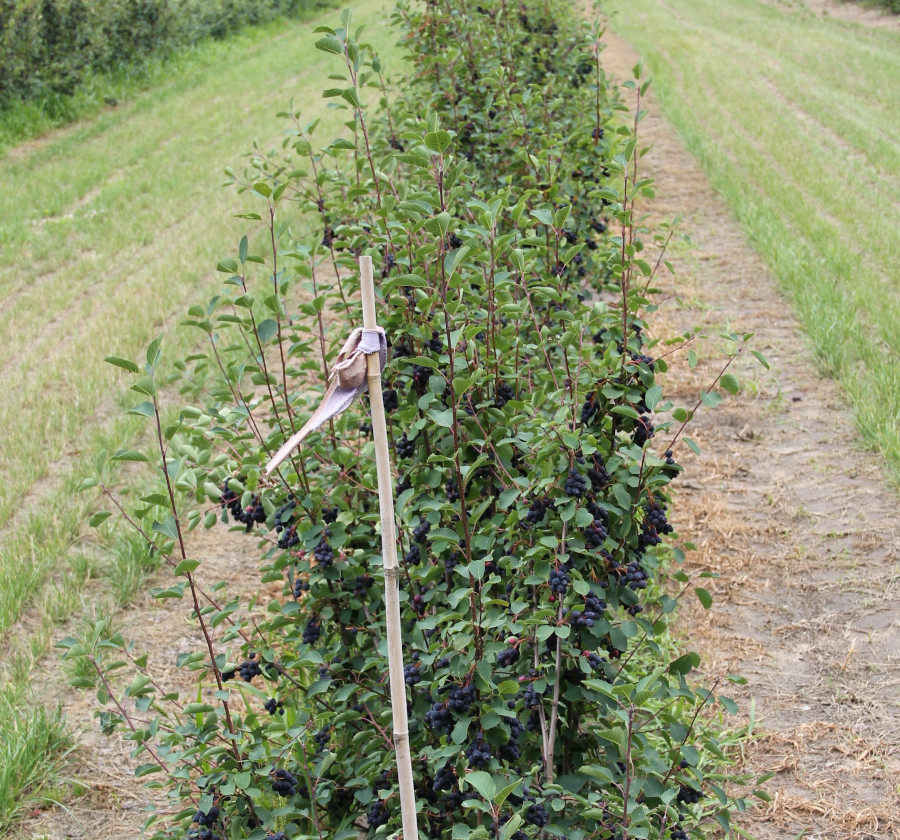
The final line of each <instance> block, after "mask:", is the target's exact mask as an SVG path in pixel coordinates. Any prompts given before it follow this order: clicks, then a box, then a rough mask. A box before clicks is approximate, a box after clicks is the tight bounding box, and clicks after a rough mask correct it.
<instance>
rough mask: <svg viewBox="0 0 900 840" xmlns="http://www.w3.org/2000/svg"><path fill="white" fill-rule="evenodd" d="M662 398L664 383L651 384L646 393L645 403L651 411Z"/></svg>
mask: <svg viewBox="0 0 900 840" xmlns="http://www.w3.org/2000/svg"><path fill="white" fill-rule="evenodd" d="M661 399H662V385H651V386H650V387H649V388H648V389H647V393H646V394H644V403H645V404H646V406H647V408H649V409H650V410H651V411H653V409H655V408H656V406H657V405H659V401H660V400H661Z"/></svg>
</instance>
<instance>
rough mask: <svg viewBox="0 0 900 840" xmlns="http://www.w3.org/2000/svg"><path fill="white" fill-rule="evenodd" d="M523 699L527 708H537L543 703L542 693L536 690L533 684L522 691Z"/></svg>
mask: <svg viewBox="0 0 900 840" xmlns="http://www.w3.org/2000/svg"><path fill="white" fill-rule="evenodd" d="M522 700H523V701H524V702H525V708H526V709H532V710H537V709H539V708H540V705H541V695H540V694H539V693H538V692H537V691H535V688H534V686H533V685H529V686H527V687H526V688H525V690H524V691H523V692H522Z"/></svg>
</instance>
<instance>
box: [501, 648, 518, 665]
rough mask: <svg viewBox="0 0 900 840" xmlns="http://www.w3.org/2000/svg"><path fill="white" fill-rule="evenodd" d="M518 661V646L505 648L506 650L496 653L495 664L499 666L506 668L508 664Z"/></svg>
mask: <svg viewBox="0 0 900 840" xmlns="http://www.w3.org/2000/svg"><path fill="white" fill-rule="evenodd" d="M518 661H519V649H518V648H515V647H513V648H507V649H506V650H501V651H500V653H498V654H497V664H498V665H499V666H500V667H501V668H508V667H509V666H510V665H513V664H515V663H516V662H518Z"/></svg>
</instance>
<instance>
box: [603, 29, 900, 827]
mask: <svg viewBox="0 0 900 840" xmlns="http://www.w3.org/2000/svg"><path fill="white" fill-rule="evenodd" d="M605 40H606V42H607V44H608V47H607V50H606V52H605V53H604V59H605V61H604V64H605V66H606V67H607V70H608V72H611V73H612V74H613V75H615V76H616V77H618V78H619V79H625V78H629V77H630V70H631V68H632V67H633V66H634V64H635V63H636V62H637V58H638V56H637V54H636V53H634V52H633V50H632V49H631V47H630V46H629V45H628V44H626V43H625V42H624V41H623V40H621V39H620V38H618V37H616V36H615V35H613V34H611V33H608V34H607V36H606V39H605ZM644 107H647V108H649V115H648V117H647V118H646V119H645V120H644V121H642V123H641V134H642V140H643V142H642V143H640V144H639V145H640V146H652V150H651V151H650V153H649V154H648V155H647V156H646V158H645V159H644V162H645V163H644V176H647V175H649V176H650V177H653V178H654V179H655V180H656V189H657V195H658V198H657V199H656V200H655V201H654V202H653V203H652V205H650V206H648V207H647V208H646V209H647V210H649V211H650V212H651V213H652V221H651V226H652V225H653V223H657V224H658V223H660V222H663V221H666V220H667V219H671V218H674V217H675V216H677V215H681V216H683V222H682V224H681V229H682V230H683V231H684V232H686V233H689V234H690V236H691V239H692V240H693V244H694V247H693V248H692V249H690V250H688V249H686V248H682V249H679V250H676V251H675V253H674V258H673V260H672V262H673V264H674V266H675V268H676V271H677V276H676V277H674V278H673V277H671V276H670V277H663V278H662V280H661V283H660V285H661V286H662V288H663V289H665V290H667V291H669V292H670V294H671V298H670V299H669V301H668V302H667V303H666V304H665V305H664V306H663V310H662V313H661V314H662V318H661V319H660V318H659V317H658V316H657V317H656V318H655V320H654V321H653V322H652V323H653V326H654V327H655V328H656V329H657V330H659V329H660V326H661V325H662V327H663V329H662V333H661V334H662V335H665V334H680V333H682V332H683V331H685V330H688V329H692V328H694V327H696V326H699V327H701V328H702V329H703V330H704V331H705V332H706V333H707V334H708V335H709V336H711V338H710V339H709V340H706V341H703V342H701V344H700V347H699V348H695V349H697V350H698V355H700V357H701V363H700V365H699V366H698V367H697V369H696V370H695V371H694V372H693V374H691V372H690V371H689V370H688V369H687V365H686V364H682V365H677V364H675V365H673V368H674V369H673V370H672V372H670V374H669V376H668V391H667V395H668V396H670V397H672V398H674V399H675V400H676V403H681V404H684V405H693V403H694V401H696V399H697V395H698V391H699V390H700V388H702V387H705V385H706V383H708V382H709V381H710V380H711V379H712V378H713V376H714V375H715V372H716V370H717V369H718V368H720V367H721V365H722V357H721V356H720V355H718V349H717V348H718V345H719V342H717V341H716V338H715V337H716V335H717V333H719V332H721V331H723V330H726V331H729V332H731V331H734V332H738V333H746V332H752V333H754V337H753V339H752V341H751V344H750V346H751V348H752V349H756V350H759V351H760V352H762V353H764V354H765V355H766V357H767V358H768V360H769V362H770V364H771V368H772V369H771V371H765V370H763V369H762V368H760V367H759V366H758V365H756V363H755V362H754V361H753V360H752V359H746V360H740V362H739V364H738V368H739V369H740V370H739V373H740V374H742V375H743V378H745V380H748V387H746V388H745V390H744V391H743V392H742V393H741V394H740V395H739V396H738V397H737V398H734V399H726V402H725V403H724V404H723V405H722V406H720V407H719V408H718V409H716V410H713V411H708V410H704V411H703V412H702V413H700V414H699V415H698V417H697V418H696V420H695V422H694V424H693V425H692V427H691V436H692V437H693V438H694V439H695V440H696V441H697V442H698V443H699V445H700V446H701V448H702V455H701V456H699V457H697V456H693V455H691V453H690V452H689V451H687V450H686V448H683V449H682V451H681V452H679V453H677V454H678V456H679V457H680V458H682V459H683V460H684V462H685V463H686V466H687V468H686V473H685V478H684V480H682V481H681V482H680V494H679V497H678V499H677V503H676V506H675V508H674V513H673V520H674V524H675V525H676V527H677V528H678V531H679V535H680V537H681V538H682V539H684V540H686V541H690V542H693V543H695V544H696V545H697V547H698V550H696V551H690V552H688V560H687V564H686V565H687V570H688V571H691V572H701V571H704V570H709V571H712V572H715V573H717V574H718V575H719V577H718V579H716V580H714V581H712V585H711V586H710V589H711V590H712V591H713V594H714V596H715V603H714V605H713V607H712V609H710V610H709V611H708V612H705V611H704V610H703V609H702V608H701V607H700V606H699V605H695V606H692V607H691V608H690V609H689V610H687V612H686V614H685V613H683V614H682V619H681V628H682V632H683V634H684V636H685V639H686V640H687V641H688V642H689V643H690V644H691V646H692V647H695V648H697V649H698V650H699V652H700V653H701V654H702V655H703V658H704V666H703V668H704V670H705V672H706V674H707V676H708V678H709V679H714V678H717V677H721V676H724V675H726V674H733V673H738V674H742V675H744V676H745V677H747V679H748V680H749V685H748V686H747V688H746V689H745V690H743V691H742V692H737V697H736V699H739V700H740V702H741V709H742V715H743V716H745V717H743V719H742V720H740V721H735V724H736V725H741V724H743V723H746V722H747V720H748V717H746V716H749V714H750V707H751V702H752V704H753V706H754V712H755V718H756V728H755V733H754V737H753V739H752V740H751V741H750V742H749V743H748V744H747V745H746V748H745V750H744V761H745V766H746V767H747V768H748V769H750V770H753V771H756V772H760V773H761V772H774V773H775V777H774V778H773V779H772V780H771V781H770V782H769V783H768V786H767V787H768V790H769V791H770V793H771V794H772V796H773V801H772V802H771V803H770V804H769V805H768V806H763V807H761V808H760V809H757V810H756V811H755V812H753V813H750V814H748V815H746V816H743V817H741V819H740V820H739V821H738V822H739V824H741V825H742V827H743V828H745V829H746V830H748V831H749V832H750V833H751V834H753V835H754V836H755V837H756V838H758V840H776V838H778V840H784V838H795V837H805V838H808V840H813V838H815V840H849V838H855V840H876V838H877V840H882V839H884V840H886V839H887V838H898V837H900V789H898V780H900V670H898V665H900V634H898V629H900V612H898V611H897V609H896V605H895V599H896V597H897V595H898V594H900V540H898V537H900V525H898V517H897V506H898V501H897V492H896V487H895V486H893V485H891V484H890V483H889V482H888V481H887V480H886V478H885V476H884V474H883V472H882V471H881V469H880V465H879V463H878V459H877V457H876V456H874V455H873V454H871V453H869V452H865V451H862V450H861V448H860V444H859V439H858V436H857V435H856V433H855V431H854V428H853V424H852V420H851V417H850V413H849V410H848V407H847V405H846V404H845V403H844V402H843V401H842V397H841V394H840V392H839V390H838V389H837V387H836V386H835V384H834V383H833V382H831V381H829V380H825V379H822V378H820V377H819V376H818V374H817V372H816V369H815V367H814V364H813V361H812V351H811V350H810V348H809V346H808V344H807V343H806V342H805V340H804V338H803V337H802V334H801V332H800V330H799V327H798V325H797V323H796V321H795V319H794V318H793V317H792V315H791V312H790V307H789V304H788V303H787V301H786V300H785V299H784V298H783V297H782V296H781V295H780V293H779V291H778V288H777V284H776V281H775V280H774V278H773V277H772V275H771V273H770V272H769V270H768V269H767V267H766V265H765V263H764V262H763V260H762V259H761V258H760V256H759V255H758V254H756V253H755V252H754V251H753V250H752V248H751V247H750V245H749V244H748V243H747V241H746V240H745V238H744V236H743V234H742V233H741V230H740V227H739V224H738V222H737V220H736V219H735V218H734V217H733V215H732V214H731V213H730V211H729V210H728V209H727V207H726V205H725V203H724V201H723V199H722V198H721V197H720V196H718V195H717V194H716V193H715V192H714V191H713V190H712V188H711V186H710V185H709V182H708V180H707V179H706V177H705V176H704V174H703V172H702V170H701V169H700V168H699V166H698V164H697V163H696V161H694V159H693V158H691V157H690V156H689V155H688V153H687V152H686V151H685V150H684V149H683V147H682V145H681V142H680V141H679V138H678V136H677V134H676V132H675V130H674V129H673V128H672V126H671V125H670V124H669V123H668V122H666V121H665V120H664V119H663V118H662V117H661V116H660V113H659V109H658V107H657V105H656V103H655V101H654V100H653V98H652V96H651V97H650V99H649V100H645V101H644ZM651 262H652V261H651ZM687 456H690V457H687Z"/></svg>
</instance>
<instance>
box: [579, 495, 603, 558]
mask: <svg viewBox="0 0 900 840" xmlns="http://www.w3.org/2000/svg"><path fill="white" fill-rule="evenodd" d="M588 509H590V510H591V512H592V513H593V514H594V521H593V522H591V524H590V525H588V526H587V528H585V529H584V531H582V534H584V542H585V544H586V545H587V547H588V548H600V546H602V545H603V543H604V542H606V538H607V537H608V536H609V533H608V531H607V529H608V528H609V520H608V518H607V515H606V511H605V510H603V509H602V508H598V507H597V506H596V505H593V504H589V505H588Z"/></svg>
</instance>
